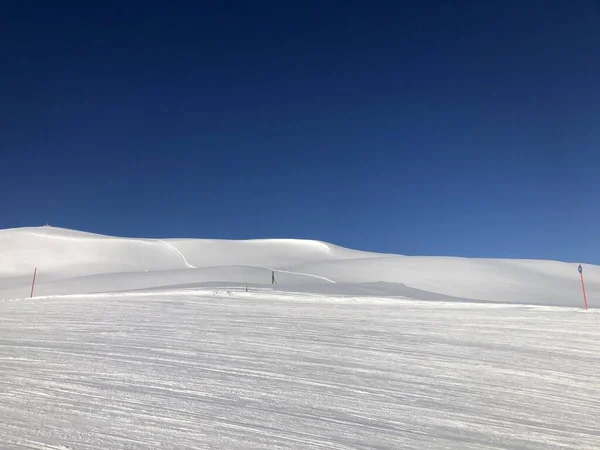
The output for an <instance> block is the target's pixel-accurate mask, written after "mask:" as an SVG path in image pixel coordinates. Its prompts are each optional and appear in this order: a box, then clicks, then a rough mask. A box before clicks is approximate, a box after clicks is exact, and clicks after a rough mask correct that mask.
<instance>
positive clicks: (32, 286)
mask: <svg viewBox="0 0 600 450" xmlns="http://www.w3.org/2000/svg"><path fill="white" fill-rule="evenodd" d="M36 274H37V267H36V268H35V270H34V271H33V281H32V282H31V296H32V297H33V290H34V288H35V276H36Z"/></svg>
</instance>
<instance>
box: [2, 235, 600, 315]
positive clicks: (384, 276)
mask: <svg viewBox="0 0 600 450" xmlns="http://www.w3.org/2000/svg"><path fill="white" fill-rule="evenodd" d="M36 267H37V268H38V282H37V284H36V294H38V295H46V296H47V295H56V294H80V293H94V292H109V291H127V290H139V289H147V288H156V287H175V286H182V285H183V286H188V287H189V286H198V285H203V286H206V285H213V286H224V285H227V286H231V285H237V286H241V285H245V284H246V283H249V284H250V285H251V286H259V285H263V286H268V285H270V282H271V271H272V270H275V271H276V280H277V284H278V289H281V290H295V291H304V292H321V293H335V294H350V295H351V294H355V293H361V294H369V293H373V294H377V295H390V296H392V295H393V296H404V295H407V294H406V293H407V292H409V293H410V292H412V293H414V292H416V291H419V293H420V294H419V295H417V297H420V298H422V299H428V298H430V299H440V296H446V297H448V298H450V297H452V298H459V299H468V300H476V301H493V302H506V303H511V302H513V303H533V304H546V305H561V306H580V305H581V293H580V284H579V278H578V274H577V265H576V264H568V263H561V262H556V261H533V260H502V259H467V258H450V257H410V256H399V255H384V254H377V253H369V252H362V251H357V250H350V249H346V248H342V247H338V246H336V245H333V244H329V243H325V242H319V241H307V240H296V239H262V240H247V241H228V240H210V239H164V240H159V239H132V238H115V237H109V236H102V235H97V234H91V233H82V232H78V231H73V230H65V229H60V228H52V227H41V228H20V229H10V230H0V299H2V298H4V299H6V298H20V297H25V296H27V295H28V294H29V285H30V282H31V276H32V274H33V271H34V268H36ZM584 267H585V274H586V278H587V288H588V293H589V302H590V306H591V307H597V306H600V301H597V300H596V299H600V267H599V266H591V265H586V266H584ZM333 284H336V285H335V286H333ZM411 296H412V295H411Z"/></svg>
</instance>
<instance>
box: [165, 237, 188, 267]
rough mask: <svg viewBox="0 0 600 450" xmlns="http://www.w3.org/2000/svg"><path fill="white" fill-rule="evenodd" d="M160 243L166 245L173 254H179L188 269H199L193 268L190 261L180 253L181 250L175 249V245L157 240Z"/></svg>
mask: <svg viewBox="0 0 600 450" xmlns="http://www.w3.org/2000/svg"><path fill="white" fill-rule="evenodd" d="M156 240H157V241H158V242H162V243H163V244H165V245H166V246H167V247H169V248H170V249H171V250H172V251H173V252H175V253H177V255H178V256H179V257H180V258H181V260H182V261H183V263H184V264H185V265H186V266H187V268H188V269H197V267H196V266H192V265H191V264H190V263H189V262H188V260H187V259H186V257H185V255H184V254H183V253H181V251H179V249H178V248H177V247H175V246H174V245H173V244H171V243H169V242H167V241H163V240H162V239H156Z"/></svg>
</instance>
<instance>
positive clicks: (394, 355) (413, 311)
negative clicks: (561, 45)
mask: <svg viewBox="0 0 600 450" xmlns="http://www.w3.org/2000/svg"><path fill="white" fill-rule="evenodd" d="M35 267H37V268H38V283H37V284H36V295H37V297H36V298H33V299H27V298H24V297H27V296H28V295H29V288H30V283H31V277H32V274H33V270H34V268H35ZM272 270H275V273H276V279H277V286H272V285H271V284H270V283H271V273H272ZM585 274H586V279H587V285H588V294H589V296H588V297H589V301H590V305H591V306H592V307H594V306H596V307H598V306H600V304H599V303H598V300H597V299H598V298H600V286H599V285H598V280H600V268H599V267H596V266H587V265H586V266H585ZM246 283H248V285H249V288H250V289H249V292H245V289H244V286H245V285H246ZM116 291H119V292H116ZM57 294H70V295H66V296H61V295H57ZM340 294H341V295H340ZM580 299H581V291H580V284H579V277H578V274H577V265H576V264H567V263H560V262H553V261H518V260H494V259H463V258H436V257H408V256H398V255H381V254H375V253H366V252H359V251H354V250H348V249H344V248H340V247H337V246H335V245H331V244H327V243H323V242H315V241H300V240H260V241H238V242H236V241H221V240H191V239H190V240H151V239H123V238H112V237H107V236H99V235H94V234H87V233H80V232H76V231H70V230H61V229H56V228H28V229H15V230H4V231H0V362H1V364H0V448H1V449H7V450H8V449H25V448H27V449H67V448H71V449H88V450H92V449H93V450H96V449H97V450H100V449H140V450H141V449H149V448H178V449H197V448H226V449H247V448H256V449H275V448H281V449H283V448H286V449H309V448H310V449H312V448H314V449H325V448H326V449H339V450H341V449H356V448H362V449H366V448H378V449H398V448H403V449H416V448H419V449H420V448H428V449H457V450H458V449H491V448H497V449H500V448H502V449H531V450H537V449H540V450H541V449H556V450H559V449H567V448H573V449H582V450H583V449H589V450H592V449H597V448H600V435H599V434H598V431H597V429H598V427H597V423H596V422H597V411H598V410H599V408H600V403H599V402H598V398H600V378H599V376H598V374H599V373H600V356H599V355H600V332H599V330H600V326H599V324H600V320H599V319H600V314H599V313H600V310H598V309H596V310H593V311H589V312H587V313H584V312H582V311H580V310H579V309H576V308H580V307H581V300H580ZM421 300H427V301H421ZM473 302H482V303H473ZM490 302H499V304H490ZM507 303H538V304H542V305H554V306H531V305H510V304H507ZM556 305H564V306H570V307H567V308H564V307H556ZM574 307H576V308H574Z"/></svg>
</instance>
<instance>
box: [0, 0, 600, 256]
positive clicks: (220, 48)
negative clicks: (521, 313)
mask: <svg viewBox="0 0 600 450" xmlns="http://www.w3.org/2000/svg"><path fill="white" fill-rule="evenodd" d="M85 3H87V2H58V3H57V4H52V5H51V4H50V3H48V2H38V3H37V4H36V2H34V5H35V7H32V6H31V4H28V5H19V4H17V3H16V2H15V3H14V4H12V5H9V6H6V5H3V7H2V8H3V11H2V14H1V15H0V30H2V31H1V33H2V39H1V40H0V60H1V61H2V70H1V71H0V81H1V83H0V99H1V100H0V151H1V156H0V157H1V163H2V165H1V167H2V176H1V177H0V201H1V204H2V214H1V215H0V228H8V227H17V226H29V225H41V224H44V223H46V222H50V223H51V224H54V225H56V226H64V227H67V228H75V229H82V230H87V231H94V232H99V233H106V234H113V235H126V236H144V237H182V236H185V237H215V238H232V239H237V238H262V237H298V238H313V239H322V240H326V241H330V242H334V243H337V244H340V245H344V246H348V247H354V248H360V249H368V250H375V251H382V252H393V253H403V254H420V255H459V256H477V257H519V258H547V259H559V260H571V261H585V262H592V263H594V262H595V263H600V244H599V242H598V239H597V237H598V223H599V222H600V212H599V209H598V207H597V199H598V197H599V194H600V188H599V184H600V183H599V182H600V89H598V80H600V27H598V23H600V4H598V3H597V2H596V1H585V0H581V1H578V2H566V1H536V0H532V1H528V2H512V1H503V2H494V1H491V2H364V1H361V2H359V1H345V2H327V1H303V2H274V1H269V2H260V1H258V2H213V3H215V4H212V5H210V6H209V5H208V3H207V2H206V3H207V4H205V2H196V3H197V4H196V5H192V6H190V5H184V4H183V3H181V4H178V5H175V4H166V3H165V2H156V3H153V2H139V3H137V4H136V3H135V2H133V3H132V2H110V1H108V2H101V3H99V4H98V5H87V4H85ZM125 3H127V5H125Z"/></svg>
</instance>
